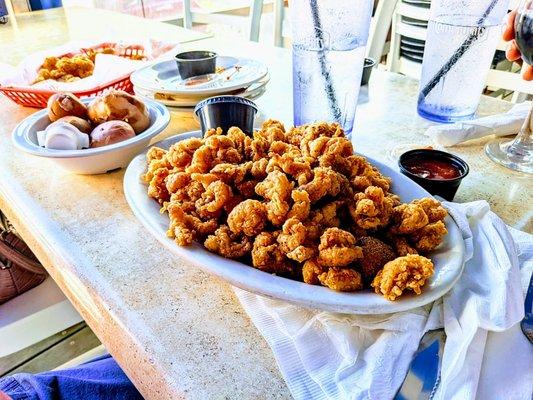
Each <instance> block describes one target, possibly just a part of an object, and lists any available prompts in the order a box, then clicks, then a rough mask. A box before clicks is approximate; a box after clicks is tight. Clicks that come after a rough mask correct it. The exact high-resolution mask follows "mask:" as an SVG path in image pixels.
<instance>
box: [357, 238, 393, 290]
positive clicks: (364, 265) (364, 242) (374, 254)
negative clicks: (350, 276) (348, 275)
mask: <svg viewBox="0 0 533 400" xmlns="http://www.w3.org/2000/svg"><path fill="white" fill-rule="evenodd" d="M356 244H357V246H359V247H361V249H362V251H363V257H362V258H361V259H359V260H358V263H359V265H360V266H361V273H362V275H363V278H364V279H365V281H366V282H369V281H371V280H372V279H373V278H374V277H375V276H376V274H377V273H378V271H379V270H380V269H382V268H383V266H384V265H385V264H387V263H388V262H389V261H392V260H394V259H395V258H396V253H395V252H394V251H393V250H392V247H390V246H389V245H388V244H386V243H384V242H382V241H381V240H379V239H376V238H375V237H371V236H364V237H362V238H359V239H358V240H357V243H356Z"/></svg>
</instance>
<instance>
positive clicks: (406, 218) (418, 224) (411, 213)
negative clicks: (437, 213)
mask: <svg viewBox="0 0 533 400" xmlns="http://www.w3.org/2000/svg"><path fill="white" fill-rule="evenodd" d="M394 222H395V224H394V226H393V227H392V229H391V232H392V233H395V234H402V235H405V234H409V233H413V232H415V231H416V230H418V229H420V228H423V227H424V226H426V225H427V224H428V222H429V218H428V216H427V214H426V213H425V211H424V209H423V208H422V206H420V205H419V204H414V203H410V204H400V205H399V206H397V207H395V208H394Z"/></svg>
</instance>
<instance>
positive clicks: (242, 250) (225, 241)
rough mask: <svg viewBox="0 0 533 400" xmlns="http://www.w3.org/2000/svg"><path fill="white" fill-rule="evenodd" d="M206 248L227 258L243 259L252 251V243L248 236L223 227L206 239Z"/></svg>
mask: <svg viewBox="0 0 533 400" xmlns="http://www.w3.org/2000/svg"><path fill="white" fill-rule="evenodd" d="M204 246H205V248H206V249H207V250H209V251H212V252H213V253H217V254H220V255H221V256H223V257H226V258H241V257H244V256H245V255H246V254H248V253H250V251H251V250H252V241H251V239H250V238H249V237H247V236H244V235H238V234H235V233H233V232H232V231H231V230H230V228H229V227H228V226H227V225H221V226H220V228H218V229H217V230H216V231H215V233H214V234H213V235H209V236H208V237H207V239H205V242H204Z"/></svg>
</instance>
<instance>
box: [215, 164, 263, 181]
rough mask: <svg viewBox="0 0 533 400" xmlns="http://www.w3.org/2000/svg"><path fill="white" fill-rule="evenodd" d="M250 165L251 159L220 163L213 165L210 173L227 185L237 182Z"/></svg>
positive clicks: (243, 176)
mask: <svg viewBox="0 0 533 400" xmlns="http://www.w3.org/2000/svg"><path fill="white" fill-rule="evenodd" d="M252 165H253V164H252V162H251V161H249V162H246V163H243V164H229V163H222V164H217V165H215V166H214V167H213V168H212V169H211V171H210V173H211V174H213V175H215V176H216V177H217V179H220V180H221V181H223V182H224V183H227V184H228V185H231V184H239V183H241V182H242V181H243V180H244V178H245V176H246V174H247V173H248V171H250V170H251V169H252Z"/></svg>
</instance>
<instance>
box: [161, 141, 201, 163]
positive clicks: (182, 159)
mask: <svg viewBox="0 0 533 400" xmlns="http://www.w3.org/2000/svg"><path fill="white" fill-rule="evenodd" d="M201 145H202V139H200V138H196V137H192V138H188V139H185V140H180V141H179V142H178V143H176V144H173V145H172V146H170V148H169V149H168V154H167V159H168V162H169V164H170V165H171V166H173V167H174V168H177V169H178V170H180V171H184V170H185V168H187V167H188V166H189V165H190V164H191V162H192V156H193V154H194V152H195V151H196V150H197V149H198V148H199V147H200V146H201Z"/></svg>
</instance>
